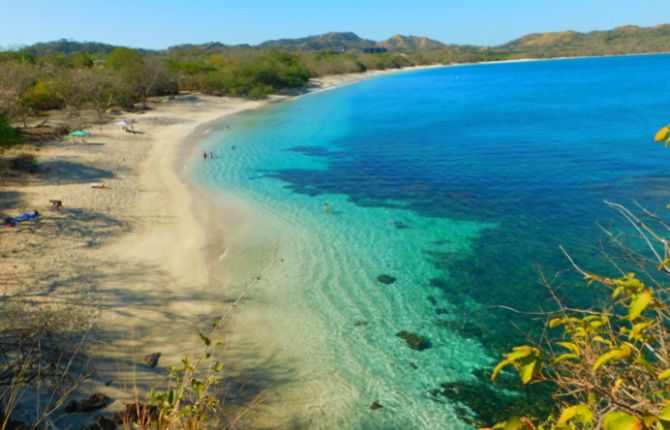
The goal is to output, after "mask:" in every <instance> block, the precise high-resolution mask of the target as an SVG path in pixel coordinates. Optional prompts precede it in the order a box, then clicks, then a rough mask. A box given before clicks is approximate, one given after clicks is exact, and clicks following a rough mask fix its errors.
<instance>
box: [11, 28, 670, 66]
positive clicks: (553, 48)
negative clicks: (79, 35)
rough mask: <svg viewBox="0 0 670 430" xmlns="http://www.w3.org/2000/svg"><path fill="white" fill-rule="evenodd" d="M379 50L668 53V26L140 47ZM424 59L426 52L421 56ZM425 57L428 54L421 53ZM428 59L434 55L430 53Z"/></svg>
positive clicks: (56, 47) (230, 51)
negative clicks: (478, 39) (487, 43)
mask: <svg viewBox="0 0 670 430" xmlns="http://www.w3.org/2000/svg"><path fill="white" fill-rule="evenodd" d="M115 47H116V46H114V45H109V44H105V43H96V42H74V41H71V40H65V39H63V40H58V41H54V42H47V43H37V44H35V45H32V46H29V47H26V48H24V49H23V51H30V52H32V53H33V54H34V55H36V56H47V55H53V54H71V53H73V52H82V53H86V54H89V55H92V54H100V55H105V54H108V53H109V52H111V51H112V50H113V49H114V48H115ZM371 48H383V49H385V50H387V51H389V52H402V53H414V52H419V53H421V54H422V55H424V54H436V56H434V57H435V61H437V62H439V61H446V62H472V61H488V60H492V59H496V60H498V59H504V58H553V57H563V56H566V57H572V56H592V55H593V56H598V55H622V54H641V53H657V52H670V25H667V24H664V25H657V26H654V27H647V28H643V27H637V26H632V25H629V26H623V27H618V28H615V29H613V30H608V31H592V32H589V33H580V32H576V31H562V32H551V33H536V34H529V35H527V36H523V37H521V38H519V39H516V40H513V41H511V42H508V43H505V44H502V45H498V46H493V47H480V46H473V45H445V44H444V43H442V42H440V41H437V40H433V39H429V38H427V37H419V36H403V35H399V34H398V35H395V36H392V37H390V38H389V39H386V40H383V41H381V42H376V41H374V40H370V39H364V38H361V37H359V36H358V35H356V34H355V33H351V32H331V33H326V34H321V35H316V36H309V37H302V38H298V39H278V40H270V41H267V42H264V43H261V44H259V45H248V44H243V45H226V44H224V43H221V42H210V43H204V44H183V45H177V46H172V47H170V48H168V49H165V50H162V51H152V50H142V49H140V50H138V51H140V52H141V53H144V54H159V53H161V52H167V53H170V54H174V55H190V56H194V55H195V56H197V55H204V54H221V55H232V56H235V55H241V54H242V53H244V52H251V53H253V52H258V51H261V50H264V49H284V50H291V51H305V52H312V51H313V52H316V51H330V52H342V51H367V50H369V49H371ZM424 57H425V55H424ZM425 58H428V57H425ZM431 58H432V57H431Z"/></svg>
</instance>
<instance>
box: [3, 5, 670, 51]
mask: <svg viewBox="0 0 670 430" xmlns="http://www.w3.org/2000/svg"><path fill="white" fill-rule="evenodd" d="M0 6H1V7H0V47H4V48H12V47H16V46H18V45H29V44H32V43H35V42H44V41H51V40H57V39H72V40H77V41H96V42H105V43H110V44H114V45H123V46H130V47H137V48H150V49H162V48H166V47H169V46H173V45H177V44H181V43H206V42H222V43H226V44H238V43H250V44H256V43H260V42H263V41H265V40H271V39H278V38H294V37H304V36H309V35H315V34H321V33H326V32H330V31H353V32H355V33H356V34H358V35H359V36H361V37H365V38H369V39H373V40H383V39H386V38H388V37H390V36H392V35H394V34H405V35H407V34H412V35H418V36H426V37H430V38H432V39H437V40H439V41H441V42H445V43H458V44H476V45H497V44H501V43H504V42H507V41H510V40H512V39H515V38H517V37H520V36H523V35H525V34H529V33H535V32H547V31H563V30H568V29H570V30H576V31H590V30H606V29H611V28H614V27H617V26H620V25H625V24H634V25H639V26H650V25H655V24H660V23H664V22H670V1H669V0H402V1H400V0H385V1H378V0H329V1H308V0H235V1H231V0H218V1H217V0H114V1H109V0H106V1H102V0H0Z"/></svg>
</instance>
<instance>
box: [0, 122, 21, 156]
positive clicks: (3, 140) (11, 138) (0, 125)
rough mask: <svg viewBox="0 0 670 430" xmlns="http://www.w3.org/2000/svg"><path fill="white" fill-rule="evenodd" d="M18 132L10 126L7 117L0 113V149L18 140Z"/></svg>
mask: <svg viewBox="0 0 670 430" xmlns="http://www.w3.org/2000/svg"><path fill="white" fill-rule="evenodd" d="M18 140H19V134H18V132H17V131H16V130H15V129H13V128H12V127H10V125H9V121H8V120H7V118H6V117H4V116H2V115H0V149H2V148H6V147H8V146H11V145H12V144H14V143H16V142H18Z"/></svg>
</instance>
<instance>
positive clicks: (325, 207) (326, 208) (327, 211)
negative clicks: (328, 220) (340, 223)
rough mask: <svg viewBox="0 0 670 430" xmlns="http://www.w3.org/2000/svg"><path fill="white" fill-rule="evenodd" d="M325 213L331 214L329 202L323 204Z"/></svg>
mask: <svg viewBox="0 0 670 430" xmlns="http://www.w3.org/2000/svg"><path fill="white" fill-rule="evenodd" d="M323 213H324V214H326V215H328V214H329V213H330V205H329V204H328V203H327V202H326V203H324V204H323Z"/></svg>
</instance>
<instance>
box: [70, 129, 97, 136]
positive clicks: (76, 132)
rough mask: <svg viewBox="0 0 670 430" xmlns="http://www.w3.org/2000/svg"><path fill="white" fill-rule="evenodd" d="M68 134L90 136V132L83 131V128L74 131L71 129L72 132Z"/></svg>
mask: <svg viewBox="0 0 670 430" xmlns="http://www.w3.org/2000/svg"><path fill="white" fill-rule="evenodd" d="M68 136H72V137H89V136H91V133H89V132H88V131H84V130H75V131H73V132H72V133H70V134H68Z"/></svg>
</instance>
